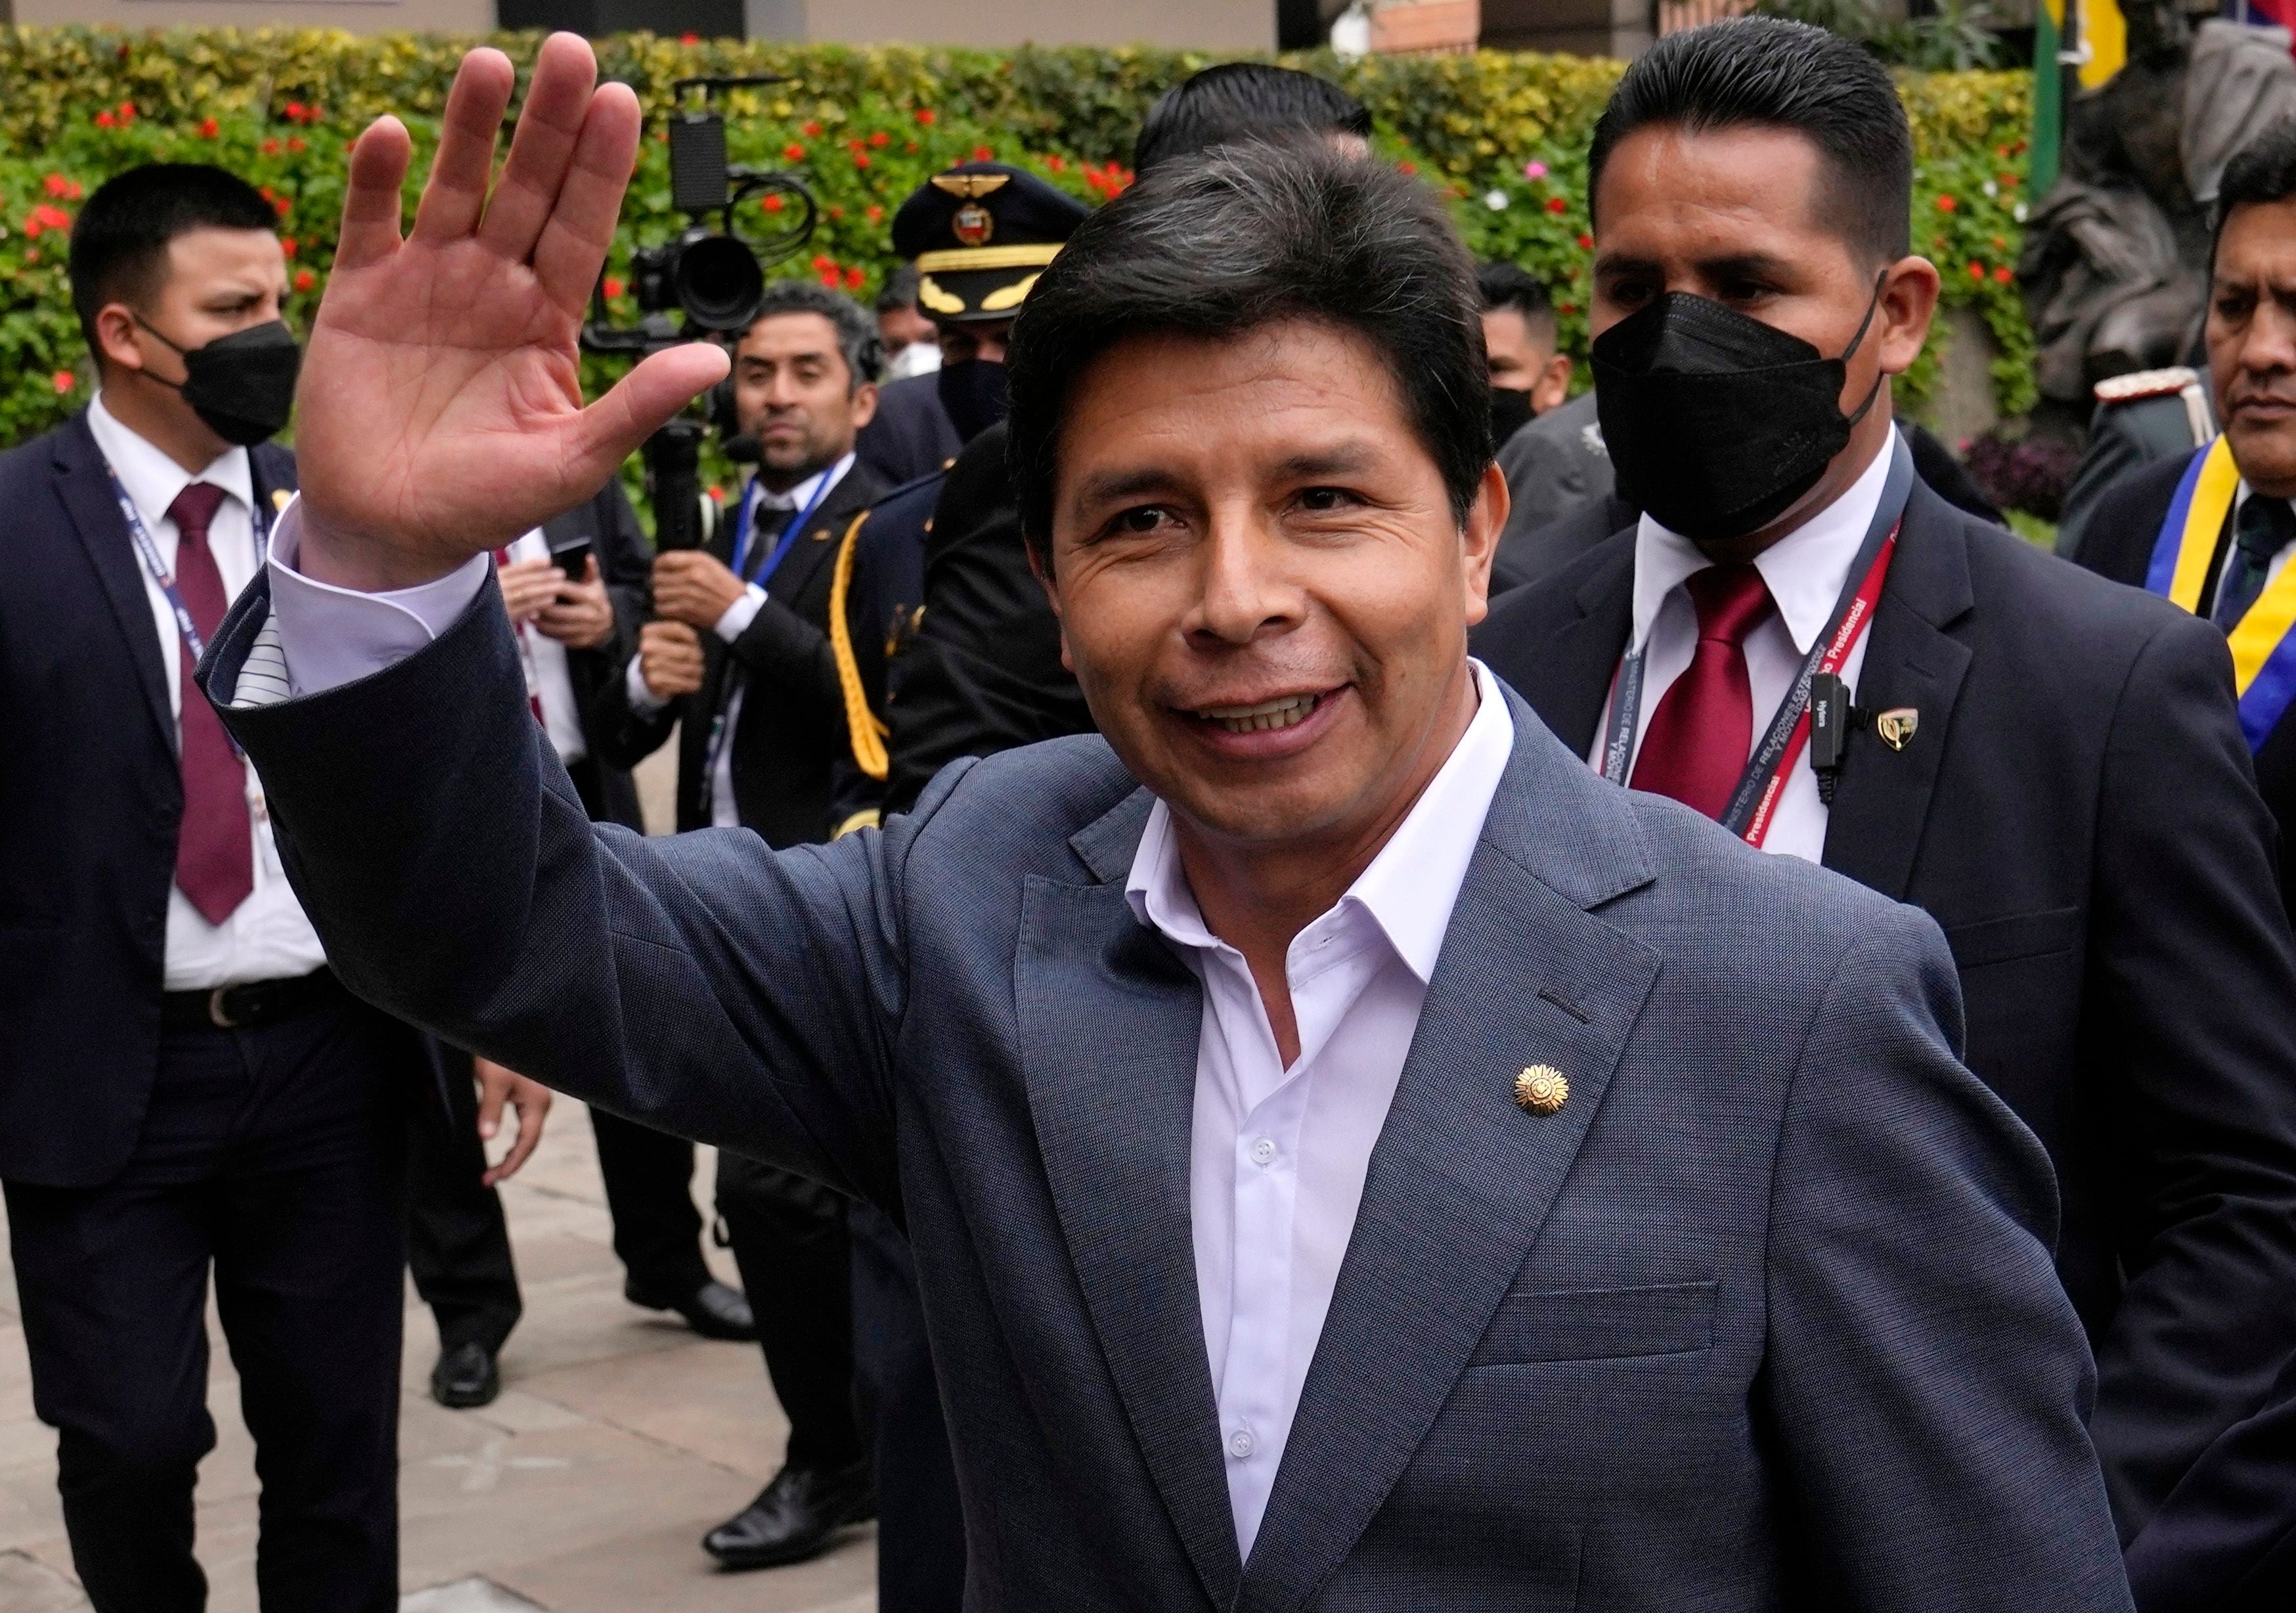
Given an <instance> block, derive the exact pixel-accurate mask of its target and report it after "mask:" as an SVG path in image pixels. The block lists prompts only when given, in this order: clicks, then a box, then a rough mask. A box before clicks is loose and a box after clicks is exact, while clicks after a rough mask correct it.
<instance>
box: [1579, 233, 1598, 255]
mask: <svg viewBox="0 0 2296 1613" xmlns="http://www.w3.org/2000/svg"><path fill="white" fill-rule="evenodd" d="M1579 250H1580V251H1582V252H1591V251H1593V250H1595V238H1594V237H1593V236H1592V235H1581V236H1580V237H1579Z"/></svg>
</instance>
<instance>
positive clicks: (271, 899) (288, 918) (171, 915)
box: [87, 393, 327, 991]
mask: <svg viewBox="0 0 2296 1613" xmlns="http://www.w3.org/2000/svg"><path fill="white" fill-rule="evenodd" d="M87 427H88V430H89V431H90V432H91V433H92V434H93V435H94V438H95V446H96V447H97V449H98V450H99V451H100V452H102V454H103V457H104V459H105V461H106V462H107V463H109V464H110V465H111V471H112V474H113V475H115V476H117V477H118V478H119V485H120V487H123V488H125V489H126V490H127V497H128V501H129V502H130V503H131V504H134V505H135V512H136V513H137V514H138V515H140V516H142V517H143V529H144V530H145V531H146V532H148V533H149V534H150V535H151V537H152V546H153V547H154V548H156V549H158V550H159V552H160V564H162V565H163V566H165V567H167V568H168V574H169V575H170V576H172V575H174V573H175V569H176V545H177V542H178V538H179V534H178V533H177V532H176V523H175V521H174V520H171V519H169V517H168V507H169V506H170V505H172V504H174V503H175V502H176V495H178V494H180V493H181V492H183V490H184V488H185V487H189V486H190V485H191V484H192V483H193V482H195V481H204V482H211V483H213V484H214V485H215V486H217V487H221V488H222V489H223V490H224V493H225V495H226V496H225V499H224V501H223V503H222V504H220V505H219V506H217V510H216V513H215V520H213V522H212V523H210V525H209V528H208V550H209V553H212V554H213V555H214V556H215V561H216V569H217V571H218V572H219V573H220V574H221V575H222V577H223V586H224V593H225V596H226V597H227V598H230V599H237V598H238V597H239V592H240V590H241V589H242V588H244V587H246V586H247V585H248V582H249V581H250V579H251V578H252V577H254V576H255V569H256V566H257V563H258V557H257V554H256V550H255V518H254V504H255V470H254V466H253V464H252V463H250V460H249V457H248V452H247V450H246V449H244V448H232V449H230V450H228V451H227V452H225V454H222V455H221V456H220V457H219V458H217V460H216V462H215V463H213V464H211V465H209V466H208V467H207V469H205V470H204V471H201V472H200V473H199V474H198V475H196V476H194V475H193V474H192V473H191V472H190V471H186V470H184V468H183V466H181V465H179V464H177V463H176V462H175V461H174V460H173V459H170V458H169V457H168V455H167V454H166V453H165V452H163V451H162V450H160V448H158V447H155V446H152V444H151V443H149V442H147V441H145V440H144V439H143V438H141V437H139V436H137V435H136V434H135V432H134V431H132V430H129V429H128V428H127V427H126V426H124V425H122V424H121V423H120V422H119V420H118V418H117V417H115V416H114V415H113V414H112V413H111V411H110V410H109V409H107V408H105V407H104V406H103V397H102V394H101V393H99V394H98V395H97V396H96V397H95V399H94V402H92V403H91V404H89V405H88V409H87ZM128 559H129V561H130V563H132V564H133V565H134V566H135V569H136V571H137V573H138V574H139V575H140V576H141V577H143V594H144V598H145V600H146V601H147V602H149V603H150V605H151V607H152V631H153V632H154V633H155V634H157V635H158V636H159V644H160V666H161V667H163V668H164V669H165V674H166V677H167V685H168V710H169V711H170V712H172V713H173V714H174V715H175V718H176V724H177V726H178V739H177V748H178V749H181V743H182V741H181V738H180V729H181V725H182V722H183V711H184V672H183V653H184V652H183V642H184V641H183V635H181V634H180V633H179V632H178V631H177V630H176V613H175V610H174V608H173V607H172V606H170V605H169V604H168V595H167V592H166V590H164V589H163V588H161V587H160V585H159V583H158V582H157V581H156V580H155V579H154V578H153V577H152V574H151V570H150V569H149V568H148V567H146V566H145V565H144V564H143V559H142V557H141V556H140V555H138V554H135V553H132V552H131V553H130V554H129V556H128ZM193 698H194V699H203V698H205V697H204V696H201V695H199V694H197V693H196V692H194V694H193ZM247 800H248V816H249V818H250V820H252V827H251V830H250V832H251V833H252V834H253V836H254V839H255V844H254V854H255V888H254V889H253V891H252V892H251V893H250V895H249V897H248V898H247V900H245V901H244V902H242V903H241V904H240V905H239V906H238V908H237V909H235V910H234V912H233V913H232V914H231V915H230V916H229V917H228V918H226V919H225V920H224V921H223V922H222V923H220V924H210V923H209V922H208V921H207V920H206V919H205V918H204V917H202V916H201V913H200V910H199V909H198V908H196V907H194V906H193V905H192V901H191V898H190V897H187V896H185V895H184V893H183V892H182V891H181V890H179V889H177V888H176V887H175V886H174V884H173V883H170V884H169V886H168V935H167V951H166V954H165V960H166V961H165V963H164V965H163V967H162V970H161V975H160V981H161V986H162V987H163V988H164V989H166V990H168V991H209V990H213V989H214V988H215V987H218V986H237V985H241V984H243V983H244V982H246V981H250V980H275V979H281V978H287V977H290V976H293V975H307V974H308V973H310V972H311V971H312V970H315V969H316V968H318V967H319V966H320V965H322V964H323V963H324V962H326V961H327V954H326V950H325V949H324V947H322V946H320V945H319V937H318V934H317V932H316V931H315V930H314V929H312V928H311V921H310V920H308V919H307V918H305V917H304V916H303V908H302V905H301V904H299V902H297V901H296V900H295V893H294V891H293V890H292V889H291V888H289V887H288V884H287V876H286V873H285V872H284V871H283V869H282V868H281V867H280V865H279V852H278V848H277V847H275V845H274V844H273V843H272V837H271V820H270V818H269V817H268V816H267V815H266V814H265V812H264V809H263V785H262V782H261V781H260V780H258V778H257V777H256V776H255V770H254V769H253V768H252V767H250V768H249V769H247Z"/></svg>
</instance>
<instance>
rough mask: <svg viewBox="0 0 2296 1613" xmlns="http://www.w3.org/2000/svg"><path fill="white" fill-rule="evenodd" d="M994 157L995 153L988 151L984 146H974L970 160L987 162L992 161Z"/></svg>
mask: <svg viewBox="0 0 2296 1613" xmlns="http://www.w3.org/2000/svg"><path fill="white" fill-rule="evenodd" d="M995 157H996V152H995V151H990V150H989V149H988V147H987V146H985V145H976V146H974V147H973V148H972V160H973V161H975V162H988V161H989V160H992V159H994V158H995Z"/></svg>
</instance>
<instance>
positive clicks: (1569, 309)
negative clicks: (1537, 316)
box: [1554, 302, 1579, 314]
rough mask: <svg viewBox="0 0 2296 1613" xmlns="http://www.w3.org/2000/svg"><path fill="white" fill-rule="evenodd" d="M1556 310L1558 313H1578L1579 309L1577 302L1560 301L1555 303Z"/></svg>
mask: <svg viewBox="0 0 2296 1613" xmlns="http://www.w3.org/2000/svg"><path fill="white" fill-rule="evenodd" d="M1554 311H1555V312H1556V313H1558V314H1576V313H1577V312H1578V311H1579V305H1578V304H1577V303H1575V302H1558V303H1556V304H1555V305H1554Z"/></svg>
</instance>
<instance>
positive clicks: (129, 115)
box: [119, 101, 135, 123]
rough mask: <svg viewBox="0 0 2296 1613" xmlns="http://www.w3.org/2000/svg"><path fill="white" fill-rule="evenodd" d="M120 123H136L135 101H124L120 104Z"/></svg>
mask: <svg viewBox="0 0 2296 1613" xmlns="http://www.w3.org/2000/svg"><path fill="white" fill-rule="evenodd" d="M119 121H120V122H122V123H133V122H135V102H133V101H123V102H120V103H119Z"/></svg>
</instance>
